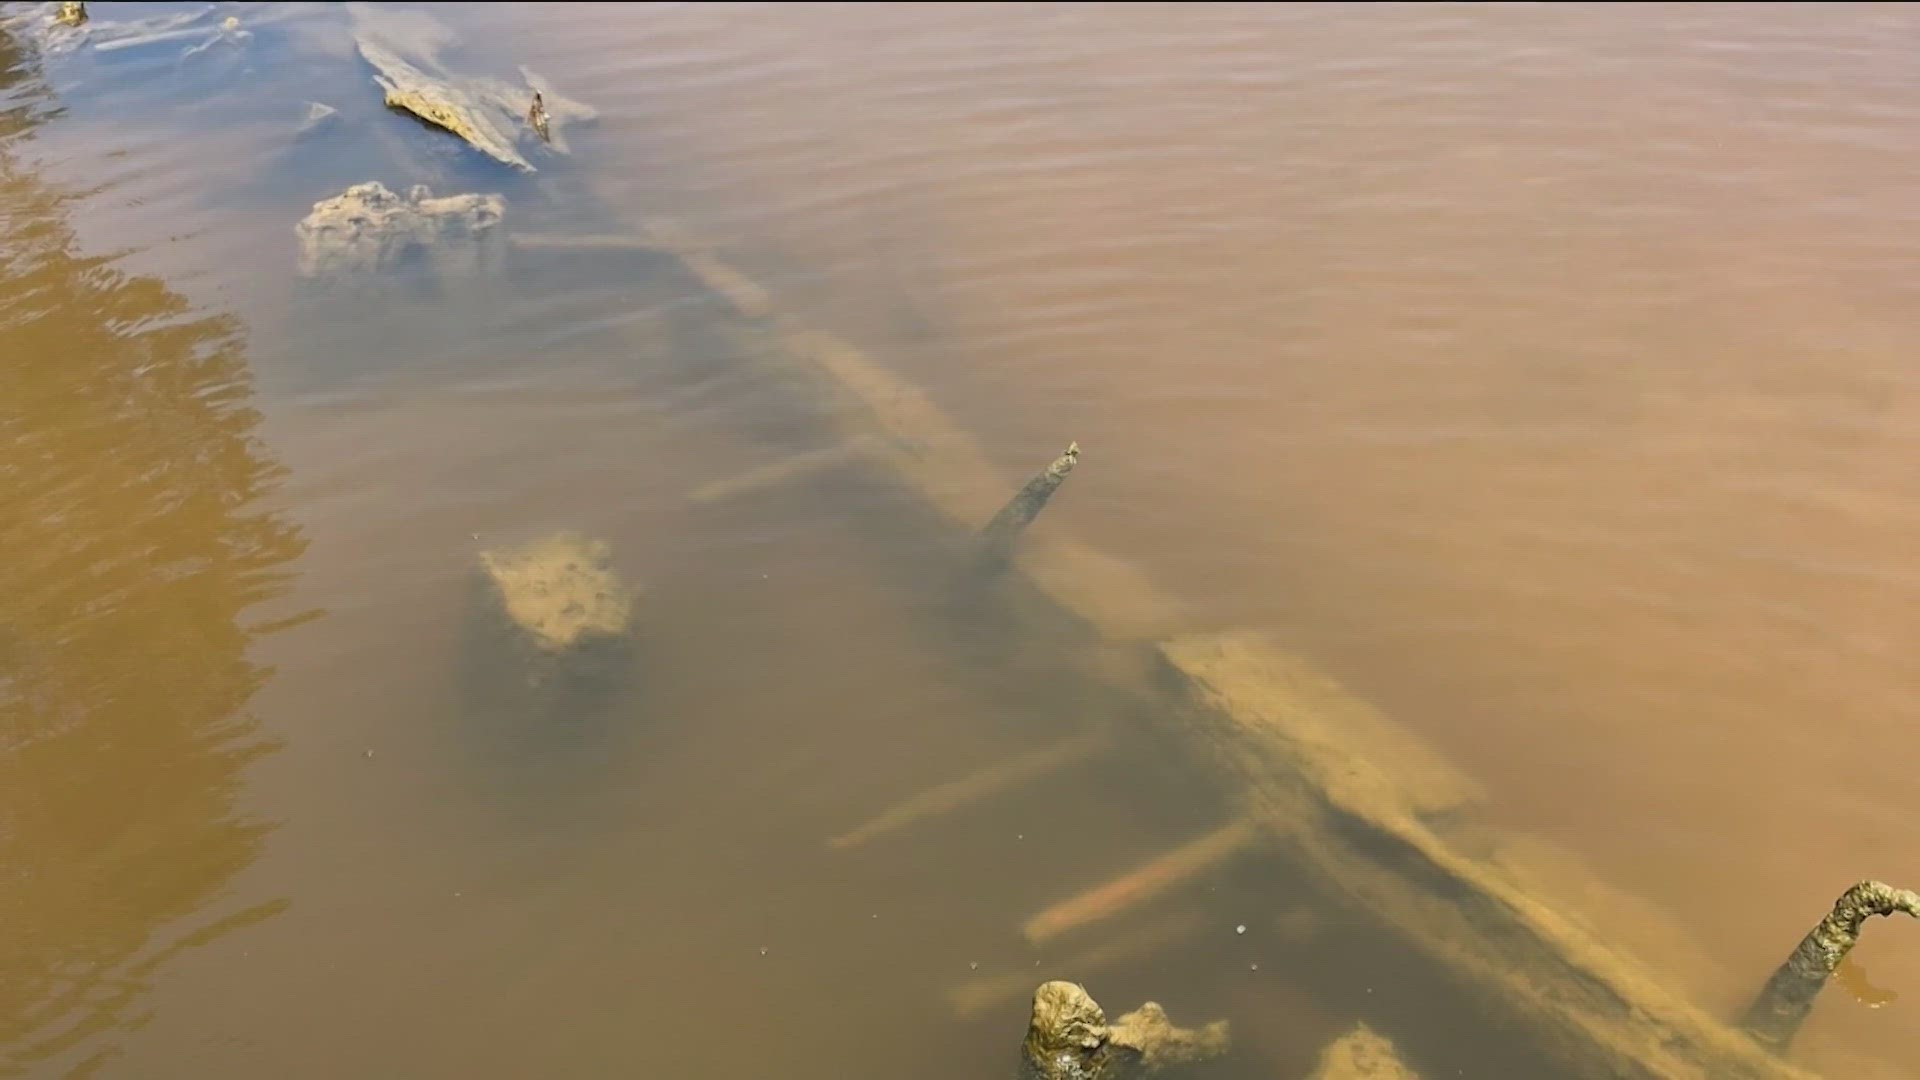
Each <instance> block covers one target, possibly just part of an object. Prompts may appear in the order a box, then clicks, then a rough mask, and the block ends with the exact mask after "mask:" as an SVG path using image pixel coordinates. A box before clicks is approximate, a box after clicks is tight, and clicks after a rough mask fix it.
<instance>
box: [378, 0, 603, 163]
mask: <svg viewBox="0 0 1920 1080" xmlns="http://www.w3.org/2000/svg"><path fill="white" fill-rule="evenodd" d="M353 10H354V46H355V48H357V49H358V50H359V53H360V57H361V59H363V60H365V61H366V62H367V63H368V64H370V65H372V67H373V69H374V72H375V75H374V81H375V82H377V83H379V84H380V88H381V90H382V91H383V92H384V94H385V100H386V104H387V107H388V108H390V109H397V110H400V111H402V112H406V113H411V114H412V115H414V116H416V117H418V118H420V119H421V120H423V121H425V122H426V123H428V124H431V125H433V126H434V127H437V128H440V129H442V130H444V131H446V132H448V133H450V134H452V135H453V136H455V137H456V138H458V139H460V140H461V141H462V142H465V143H466V144H467V145H469V146H471V147H473V148H474V149H475V150H478V151H480V152H481V153H483V154H485V155H487V156H488V157H490V158H493V159H494V160H495V161H498V162H500V163H501V164H503V165H509V166H512V167H513V168H516V169H519V170H521V171H523V172H534V171H535V169H534V165H533V162H531V161H530V160H528V159H527V156H526V154H525V153H523V152H522V151H521V149H520V139H521V133H522V131H523V130H525V131H528V132H531V133H532V134H533V135H534V136H535V137H536V138H537V139H538V140H539V143H541V144H544V145H545V146H548V147H550V148H551V149H552V150H553V151H554V152H557V153H562V154H564V153H566V152H567V144H566V139H565V138H564V137H563V134H562V125H563V123H564V122H566V121H573V120H590V119H592V118H593V117H594V111H593V110H592V109H591V108H589V107H587V106H586V105H583V104H581V103H580V102H577V101H573V100H570V99H568V98H565V97H562V96H561V95H559V94H557V93H555V92H554V90H553V87H552V86H550V85H549V84H547V82H546V81H545V80H543V79H541V78H540V77H539V76H538V75H536V74H534V73H533V72H531V71H528V70H527V69H525V68H521V69H520V77H521V79H522V80H524V83H525V85H519V86H517V85H514V84H512V83H509V82H505V81H502V80H499V79H487V78H467V77H457V76H455V75H453V74H452V73H451V72H449V71H447V70H446V67H445V65H444V64H442V63H441V61H440V57H439V50H440V48H441V47H442V46H443V45H444V44H445V43H446V41H448V40H449V39H450V35H449V34H448V33H447V32H446V31H445V29H444V28H442V27H439V26H437V25H436V24H434V22H433V20H432V17H431V16H430V15H426V14H423V13H419V12H387V11H382V10H380V9H377V8H373V7H372V6H370V5H361V6H356V7H355V8H354V9H353ZM523 119H524V122H523Z"/></svg>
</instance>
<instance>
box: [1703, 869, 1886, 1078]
mask: <svg viewBox="0 0 1920 1080" xmlns="http://www.w3.org/2000/svg"><path fill="white" fill-rule="evenodd" d="M1896 912H1905V913H1906V914H1908V915H1911V916H1913V917H1915V918H1920V893H1915V892H1913V891H1912V890H1910V889H1896V888H1894V887H1893V886H1891V885H1888V884H1886V883H1885V882H1881V881H1862V882H1860V883H1859V884H1857V885H1855V886H1853V887H1852V888H1850V889H1848V890H1847V891H1846V892H1844V893H1841V894H1840V899H1838V900H1836V901H1834V904H1833V910H1832V911H1829V912H1827V914H1826V917H1825V918H1823V919H1821V920H1820V921H1819V923H1817V924H1816V925H1815V926H1814V928H1813V929H1812V930H1809V931H1807V936H1806V937H1804V938H1802V939H1800V944H1799V945H1798V946H1797V947H1796V948H1795V949H1794V950H1793V953H1792V954H1791V955H1789V956H1788V957H1787V959H1786V962H1784V963H1782V964H1781V965H1780V967H1779V968H1778V969H1777V970H1775V971H1774V973H1773V977H1772V978H1770V979H1768V980H1767V985H1766V986H1765V987H1764V988H1763V989H1762V990H1761V991H1760V995H1759V997H1757V998H1755V999H1754V1002H1753V1004H1752V1005H1751V1006H1749V1007H1748V1008H1747V1015H1746V1018H1745V1019H1744V1020H1743V1021H1742V1022H1741V1023H1742V1025H1743V1026H1744V1027H1745V1028H1746V1029H1747V1031H1748V1032H1749V1033H1750V1034H1751V1035H1752V1036H1753V1037H1754V1038H1755V1039H1758V1040H1759V1041H1760V1042H1762V1043H1764V1044H1766V1045H1767V1046H1770V1047H1773V1048H1774V1049H1775V1050H1779V1051H1785V1050H1786V1049H1787V1047H1788V1046H1790V1045H1791V1044H1792V1043H1793V1037H1794V1035H1795V1034H1797V1033H1798V1032H1799V1030H1800V1025H1801V1024H1803V1023H1805V1022H1806V1019H1807V1015H1808V1014H1809V1013H1811V1012H1812V1011H1813V1003H1814V999H1816V998H1818V997H1819V996H1820V991H1821V989H1822V988H1823V987H1825V986H1826V985H1827V980H1828V979H1829V978H1830V977H1832V975H1833V972H1834V969H1835V968H1837V967H1839V966H1840V961H1842V960H1844V959H1846V956H1847V954H1848V953H1849V952H1852V951H1853V947H1854V945H1855V944H1856V943H1858V942H1859V940H1860V929H1861V927H1862V926H1863V925H1865V923H1866V921H1867V920H1868V919H1869V918H1872V917H1874V916H1876V915H1878V916H1888V915H1893V914H1895V913H1896Z"/></svg>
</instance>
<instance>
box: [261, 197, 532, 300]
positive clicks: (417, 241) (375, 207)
mask: <svg viewBox="0 0 1920 1080" xmlns="http://www.w3.org/2000/svg"><path fill="white" fill-rule="evenodd" d="M506 209H507V207H506V201H505V200H504V199H502V198H501V197H500V196H498V195H476V194H468V195H448V196H445V197H435V196H434V194H433V192H432V191H431V190H429V189H428V188H427V186H426V185H424V184H416V185H414V186H413V187H412V188H411V189H409V190H408V192H407V194H406V195H405V196H401V195H396V194H394V193H393V192H392V191H390V190H388V189H387V186H386V185H385V184H382V183H380V182H379V181H378V180H370V181H368V182H366V183H364V184H355V185H353V186H352V187H350V188H348V189H347V190H345V191H343V192H341V193H340V194H338V195H335V196H334V197H333V198H331V199H323V200H321V201H320V202H317V203H314V204H313V211H312V212H311V213H309V214H308V215H307V216H306V217H305V218H304V219H302V220H301V222H300V224H299V225H297V226H295V229H294V231H295V233H296V234H297V235H298V236H299V237H300V272H301V273H302V274H303V275H305V276H307V277H310V278H324V277H335V276H341V275H346V274H354V273H366V272H369V271H378V270H388V269H392V268H394V267H396V266H400V265H402V264H405V263H408V262H411V261H415V260H424V261H425V262H427V263H428V264H429V265H431V266H433V267H434V269H435V270H447V271H452V272H456V273H458V272H466V273H475V272H478V271H479V270H480V269H481V268H483V267H485V266H490V265H493V264H494V263H495V262H497V260H498V256H499V250H498V249H499V247H500V244H499V238H500V236H501V235H502V230H501V229H500V222H501V219H502V218H503V217H504V216H505V214H506Z"/></svg>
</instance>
